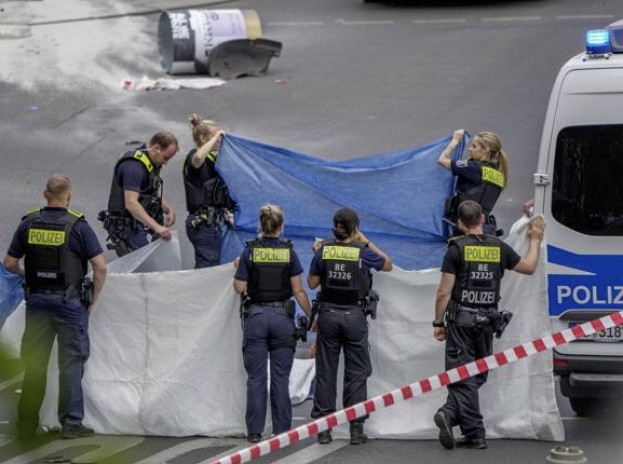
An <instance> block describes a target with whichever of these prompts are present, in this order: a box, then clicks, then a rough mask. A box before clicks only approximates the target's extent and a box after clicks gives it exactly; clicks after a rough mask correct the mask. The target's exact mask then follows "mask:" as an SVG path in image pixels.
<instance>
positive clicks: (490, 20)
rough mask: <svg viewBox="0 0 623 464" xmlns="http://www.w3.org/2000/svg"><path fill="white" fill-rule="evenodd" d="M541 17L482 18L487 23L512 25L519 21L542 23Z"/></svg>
mask: <svg viewBox="0 0 623 464" xmlns="http://www.w3.org/2000/svg"><path fill="white" fill-rule="evenodd" d="M542 19H543V18H542V17H541V16H501V17H499V18H481V21H482V22H485V23H495V22H497V23H510V22H519V21H541V20H542Z"/></svg>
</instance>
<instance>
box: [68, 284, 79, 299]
mask: <svg viewBox="0 0 623 464" xmlns="http://www.w3.org/2000/svg"><path fill="white" fill-rule="evenodd" d="M74 298H80V293H78V289H76V287H75V286H74V285H70V286H69V287H67V290H66V291H65V297H64V299H65V302H67V301H69V300H73V299H74Z"/></svg>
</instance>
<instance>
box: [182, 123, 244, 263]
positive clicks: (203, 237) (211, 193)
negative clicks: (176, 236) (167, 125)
mask: <svg viewBox="0 0 623 464" xmlns="http://www.w3.org/2000/svg"><path fill="white" fill-rule="evenodd" d="M190 123H191V124H192V126H193V139H194V141H195V145H196V148H193V149H192V150H191V151H190V152H189V153H188V155H186V159H185V160H184V188H185V190H186V208H187V209H188V217H187V219H186V234H187V235H188V239H189V240H190V242H191V243H192V245H193V248H194V249H195V269H197V268H203V267H210V266H216V265H218V264H219V263H220V255H221V237H222V232H221V230H222V227H223V226H224V224H226V223H227V224H229V225H231V226H233V225H234V216H233V211H234V209H235V208H236V204H235V202H234V201H233V200H232V199H231V198H230V196H229V189H228V188H227V185H226V184H225V182H224V181H223V179H222V178H221V176H220V175H219V173H218V172H217V171H216V157H217V155H218V148H219V145H220V142H221V139H222V137H223V136H224V135H225V133H224V132H223V130H221V129H220V128H219V126H218V125H217V124H216V123H215V122H214V121H210V120H201V119H200V118H199V116H197V115H196V114H193V115H191V117H190Z"/></svg>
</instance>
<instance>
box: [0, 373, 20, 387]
mask: <svg viewBox="0 0 623 464" xmlns="http://www.w3.org/2000/svg"><path fill="white" fill-rule="evenodd" d="M23 379H24V374H23V373H21V374H17V375H16V376H15V377H13V378H12V379H9V380H5V381H4V382H2V383H0V391H2V390H6V389H7V388H10V387H12V386H13V385H15V384H18V383H20V382H21V381H22V380H23Z"/></svg>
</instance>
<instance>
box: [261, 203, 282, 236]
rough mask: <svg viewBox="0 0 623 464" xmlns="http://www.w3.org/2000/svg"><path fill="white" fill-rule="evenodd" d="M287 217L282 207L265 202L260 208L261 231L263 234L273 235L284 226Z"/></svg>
mask: <svg viewBox="0 0 623 464" xmlns="http://www.w3.org/2000/svg"><path fill="white" fill-rule="evenodd" d="M284 222H285V217H284V215H283V211H282V210H281V207H279V206H277V205H271V204H265V205H263V206H262V207H261V208H260V231H261V233H262V235H273V234H275V233H277V231H278V230H279V229H280V228H281V226H283V223H284Z"/></svg>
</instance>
